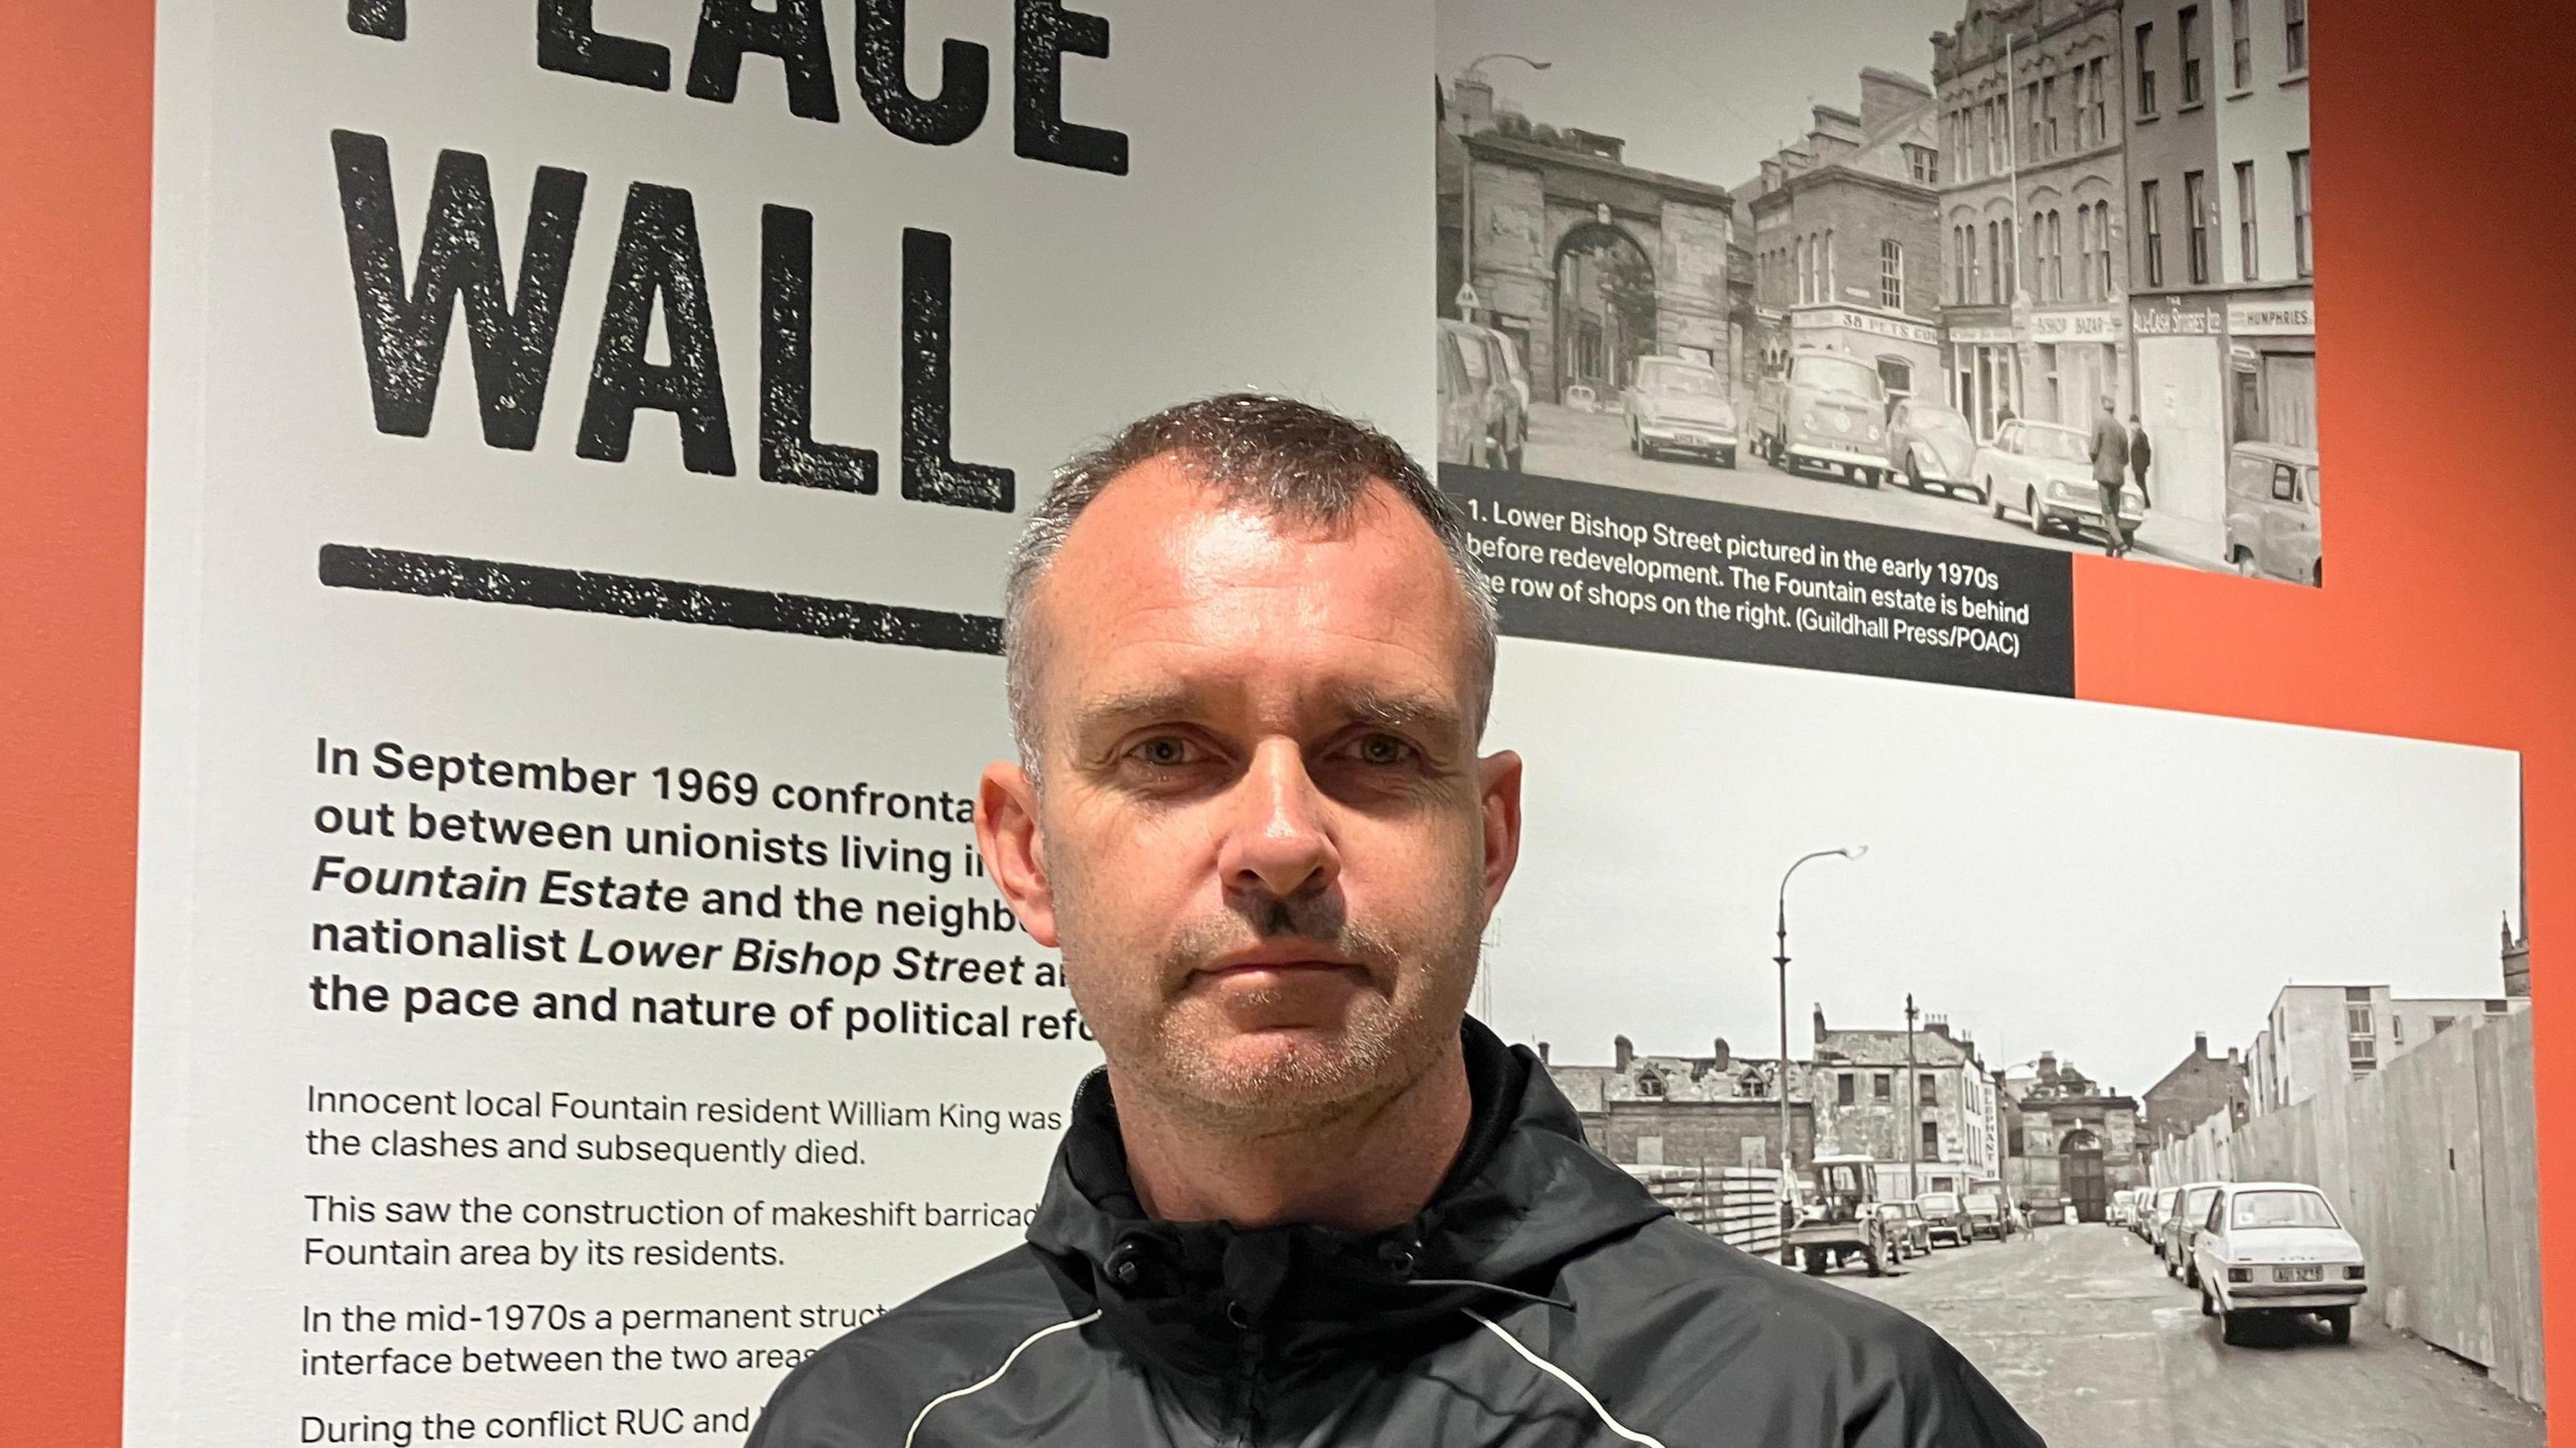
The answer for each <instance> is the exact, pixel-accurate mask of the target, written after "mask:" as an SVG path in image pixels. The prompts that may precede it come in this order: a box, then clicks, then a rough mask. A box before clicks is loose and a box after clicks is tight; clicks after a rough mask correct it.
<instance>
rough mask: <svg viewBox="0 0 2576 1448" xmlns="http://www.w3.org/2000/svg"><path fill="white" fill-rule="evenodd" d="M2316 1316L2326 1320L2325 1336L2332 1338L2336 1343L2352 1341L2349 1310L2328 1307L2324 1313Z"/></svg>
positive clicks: (2350, 1311)
mask: <svg viewBox="0 0 2576 1448" xmlns="http://www.w3.org/2000/svg"><path fill="white" fill-rule="evenodd" d="M2317 1316H2319V1317H2322V1318H2324V1319H2325V1320H2326V1336H2328V1337H2330V1338H2333V1339H2334V1340H2335V1341H2336V1342H2350V1341H2352V1309H2351V1308H2349V1307H2329V1308H2327V1309H2326V1310H2325V1311H2323V1312H2320V1313H2318V1314H2317Z"/></svg>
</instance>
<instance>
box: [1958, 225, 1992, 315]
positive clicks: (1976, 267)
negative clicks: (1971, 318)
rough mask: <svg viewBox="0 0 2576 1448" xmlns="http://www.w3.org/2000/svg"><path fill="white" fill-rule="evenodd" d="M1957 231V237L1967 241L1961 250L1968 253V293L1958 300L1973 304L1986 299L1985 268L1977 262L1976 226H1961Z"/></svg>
mask: <svg viewBox="0 0 2576 1448" xmlns="http://www.w3.org/2000/svg"><path fill="white" fill-rule="evenodd" d="M1959 231H1960V237H1959V239H1960V240H1961V241H1963V242H1965V243H1967V245H1966V246H1965V247H1963V248H1962V250H1964V251H1966V252H1967V254H1968V293H1967V295H1966V296H1964V297H1961V298H1960V299H1959V300H1961V301H1963V302H1968V303H1972V304H1973V303H1976V302H1981V301H1984V300H1985V299H1986V294H1985V290H1984V289H1985V285H1986V272H1985V268H1984V267H1983V266H1982V265H1981V264H1979V262H1978V259H1977V228H1976V227H1974V226H1964V227H1961V228H1960V229H1959Z"/></svg>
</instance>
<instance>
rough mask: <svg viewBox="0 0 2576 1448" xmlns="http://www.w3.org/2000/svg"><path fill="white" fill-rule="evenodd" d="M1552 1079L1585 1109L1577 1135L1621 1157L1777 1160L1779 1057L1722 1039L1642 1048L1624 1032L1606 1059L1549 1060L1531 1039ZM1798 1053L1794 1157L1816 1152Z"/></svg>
mask: <svg viewBox="0 0 2576 1448" xmlns="http://www.w3.org/2000/svg"><path fill="white" fill-rule="evenodd" d="M1537 1049H1538V1054H1539V1059H1540V1060H1541V1061H1543V1062H1545V1063H1546V1064H1547V1074H1548V1077H1549V1079H1551V1080H1553V1081H1554V1082H1555V1083H1556V1087H1557V1089H1558V1090H1560V1091H1562V1092H1564V1093H1565V1095H1566V1099H1567V1100H1569V1101H1571V1102H1573V1103H1574V1109H1575V1111H1576V1113H1577V1114H1579V1115H1580V1116H1581V1117H1582V1118H1583V1135H1584V1139H1585V1140H1587V1141H1589V1142H1591V1143H1592V1146H1593V1148H1594V1149H1595V1150H1597V1151H1599V1152H1600V1153H1601V1154H1602V1155H1604V1156H1607V1157H1609V1158H1610V1159H1611V1160H1612V1161H1615V1162H1618V1163H1620V1164H1622V1165H1626V1166H1708V1167H1730V1166H1744V1167H1756V1168H1772V1169H1776V1168H1777V1167H1778V1166H1779V1164H1780V1097H1779V1080H1780V1063H1779V1062H1778V1061H1776V1060H1746V1059H1744V1058H1741V1057H1738V1056H1736V1055H1735V1054H1734V1053H1733V1052H1732V1051H1730V1050H1728V1049H1727V1045H1726V1042H1724V1041H1719V1042H1717V1043H1716V1046H1715V1049H1714V1050H1713V1051H1712V1052H1711V1053H1710V1054H1708V1055H1706V1056H1641V1055H1639V1054H1637V1050H1636V1047H1635V1046H1633V1045H1632V1044H1630V1042H1629V1040H1628V1038H1627V1037H1626V1036H1620V1037H1618V1038H1617V1039H1615V1040H1614V1041H1612V1042H1611V1054H1610V1064H1609V1065H1607V1066H1584V1065H1570V1064H1565V1063H1561V1062H1558V1061H1556V1060H1555V1059H1554V1058H1553V1055H1552V1053H1551V1051H1550V1048H1549V1047H1548V1045H1547V1043H1545V1042H1541V1043H1539V1045H1538V1048H1537ZM1808 1084H1809V1083H1808V1070H1807V1067H1806V1065H1805V1064H1804V1063H1802V1062H1791V1063H1790V1069H1789V1132H1790V1136H1791V1146H1792V1148H1793V1150H1794V1158H1793V1159H1794V1160H1795V1161H1796V1162H1799V1163H1804V1162H1807V1161H1810V1160H1813V1159H1814V1156H1815V1119H1814V1107H1813V1104H1812V1102H1811V1100H1810V1096H1809V1091H1808Z"/></svg>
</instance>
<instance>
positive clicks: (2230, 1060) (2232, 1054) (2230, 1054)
mask: <svg viewBox="0 0 2576 1448" xmlns="http://www.w3.org/2000/svg"><path fill="white" fill-rule="evenodd" d="M2227 1064H2228V1065H2230V1066H2234V1067H2237V1068H2238V1069H2240V1070H2241V1069H2243V1066H2244V1063H2243V1062H2241V1061H2239V1060H2237V1059H2236V1048H2235V1047H2234V1046H2230V1047H2228V1048H2227Z"/></svg>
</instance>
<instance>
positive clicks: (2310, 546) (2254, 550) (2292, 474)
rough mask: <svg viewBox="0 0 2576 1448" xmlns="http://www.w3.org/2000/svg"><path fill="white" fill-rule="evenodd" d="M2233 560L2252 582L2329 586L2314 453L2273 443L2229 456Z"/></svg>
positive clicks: (2248, 445) (2241, 447)
mask: <svg viewBox="0 0 2576 1448" xmlns="http://www.w3.org/2000/svg"><path fill="white" fill-rule="evenodd" d="M2227 557H2228V561H2230V562H2232V563H2234V564H2235V565H2236V571H2237V572H2239V573H2242V574H2245V575H2246V576H2247V577H2267V578H2286V579H2288V580H2290V581H2291V582H2293V583H2309V584H2318V585H2322V584H2324V582H2325V581H2326V574H2325V568H2326V565H2325V547H2324V543H2323V541H2322V538H2321V535H2320V534H2319V531H2318V525H2317V455H2316V453H2315V452H2314V451H2313V450H2311V449H2308V448H2298V447H2283V446H2281V445H2279V444H2277V443H2268V442H2240V443H2238V444H2237V445H2236V446H2234V447H2232V448H2229V449H2228V450H2227Z"/></svg>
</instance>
